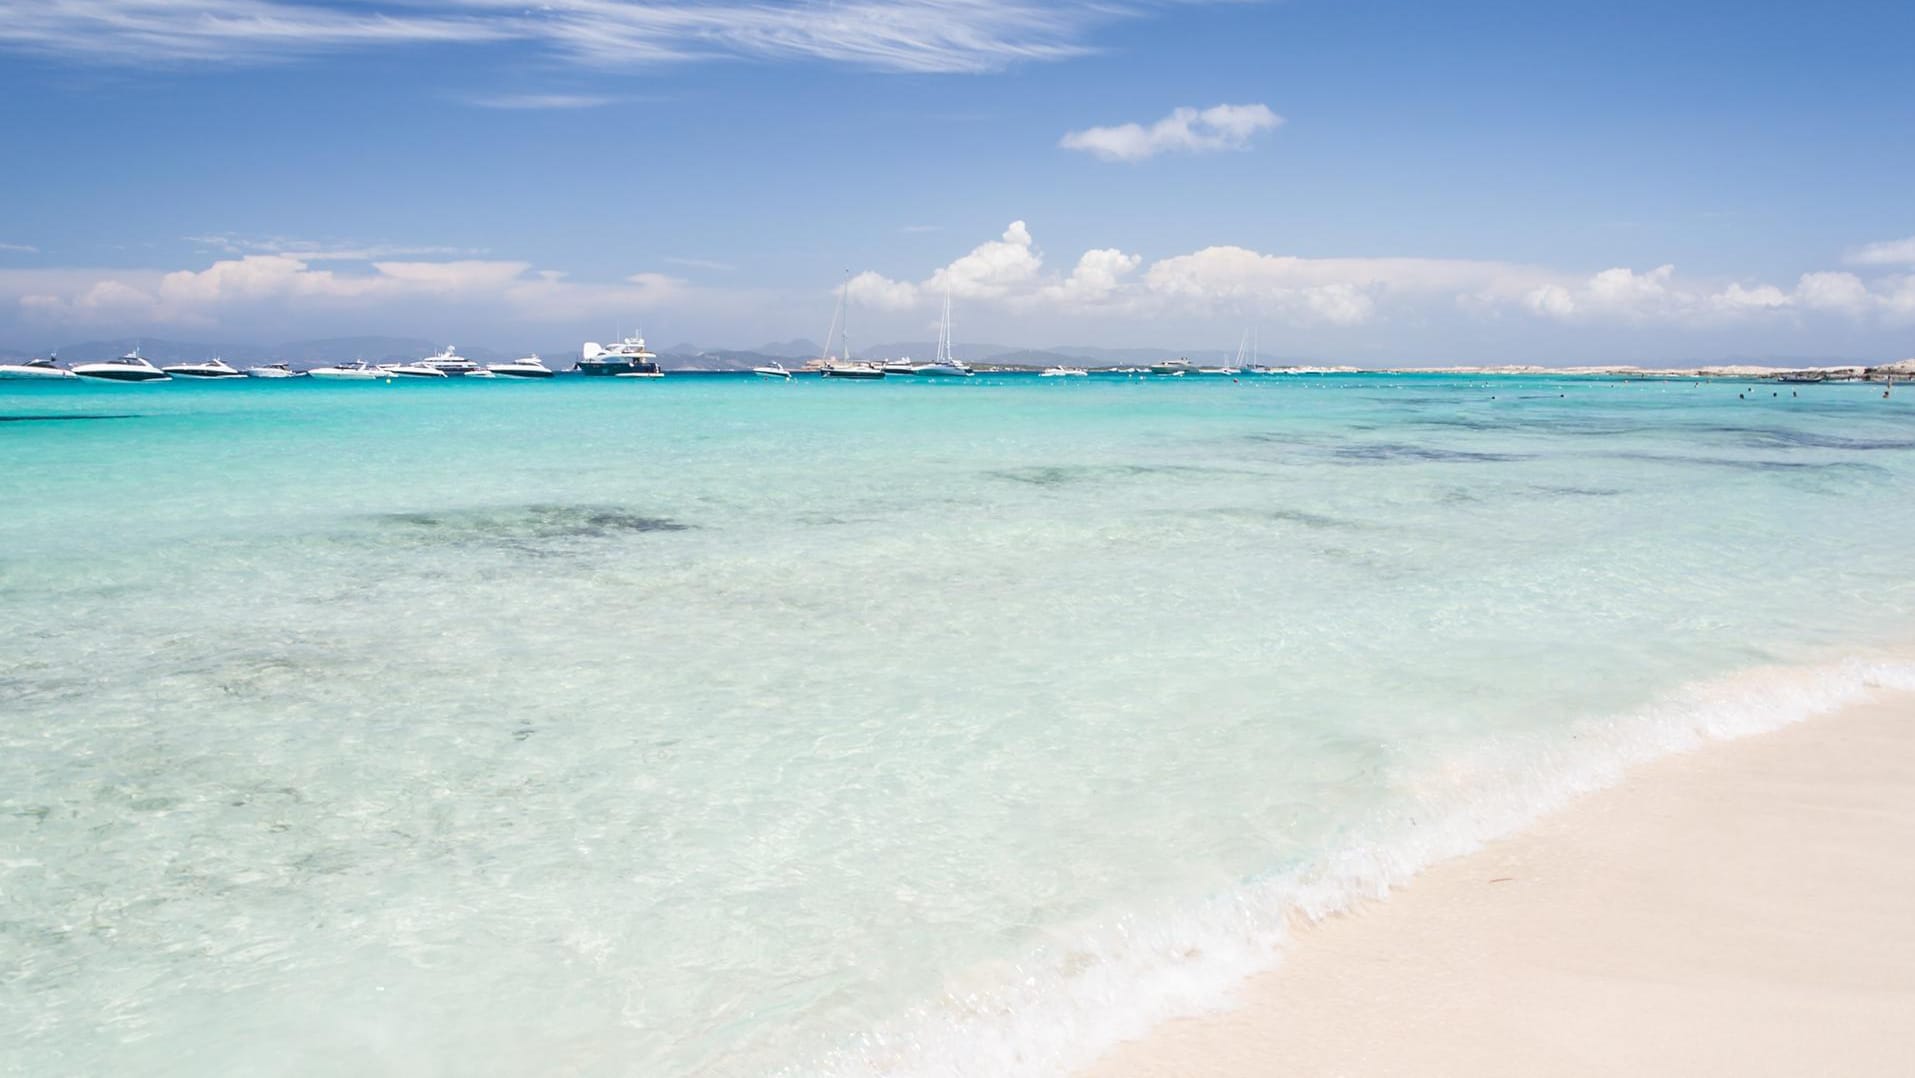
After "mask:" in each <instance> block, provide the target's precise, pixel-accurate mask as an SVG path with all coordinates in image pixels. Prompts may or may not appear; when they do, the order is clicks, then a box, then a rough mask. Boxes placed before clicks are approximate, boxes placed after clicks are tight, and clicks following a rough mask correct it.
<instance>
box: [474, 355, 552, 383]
mask: <svg viewBox="0 0 1915 1078" xmlns="http://www.w3.org/2000/svg"><path fill="white" fill-rule="evenodd" d="M485 369H486V370H488V371H491V372H492V373H493V374H496V375H498V376H499V377H501V378H550V377H552V376H553V375H554V374H557V373H558V372H557V371H554V370H553V369H552V368H550V367H548V366H546V365H545V364H544V363H542V362H540V360H539V357H538V353H536V352H534V353H533V354H532V355H529V356H521V357H520V358H518V359H515V360H513V361H512V362H510V363H488V364H486V368H485Z"/></svg>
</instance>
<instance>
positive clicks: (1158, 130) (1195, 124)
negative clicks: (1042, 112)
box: [1058, 105, 1283, 161]
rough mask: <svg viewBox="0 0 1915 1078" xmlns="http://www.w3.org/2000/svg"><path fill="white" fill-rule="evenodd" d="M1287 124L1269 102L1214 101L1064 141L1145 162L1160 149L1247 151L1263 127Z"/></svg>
mask: <svg viewBox="0 0 1915 1078" xmlns="http://www.w3.org/2000/svg"><path fill="white" fill-rule="evenodd" d="M1282 123H1283V117H1281V116H1279V115H1277V114H1276V113H1274V112H1272V111H1270V107H1269V106H1267V105H1213V106H1211V107H1210V108H1207V109H1194V108H1179V109H1173V110H1172V111H1171V113H1170V115H1168V116H1166V117H1164V118H1163V119H1161V120H1158V121H1157V122H1156V123H1153V124H1151V125H1150V126H1148V127H1145V126H1144V125H1143V124H1136V123H1128V124H1118V125H1117V126H1115V127H1088V128H1085V129H1084V130H1082V131H1072V132H1069V133H1068V134H1066V135H1065V136H1064V137H1063V138H1062V139H1060V140H1059V141H1058V145H1059V146H1062V147H1063V148H1065V149H1067V150H1082V151H1084V152H1085V153H1088V154H1091V155H1092V156H1094V157H1097V158H1098V159H1100V160H1104V161H1142V160H1144V159H1145V158H1149V157H1155V156H1157V155H1158V154H1160V153H1214V152H1216V151H1218V150H1241V149H1244V148H1246V147H1248V146H1249V145H1250V140H1251V138H1253V137H1254V136H1255V135H1256V134H1257V133H1258V132H1260V131H1268V130H1270V129H1272V128H1275V127H1277V126H1278V125H1280V124H1282Z"/></svg>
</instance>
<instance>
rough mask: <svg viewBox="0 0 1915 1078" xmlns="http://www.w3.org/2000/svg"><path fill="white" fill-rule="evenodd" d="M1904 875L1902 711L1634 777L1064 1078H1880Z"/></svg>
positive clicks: (1880, 712)
mask: <svg viewBox="0 0 1915 1078" xmlns="http://www.w3.org/2000/svg"><path fill="white" fill-rule="evenodd" d="M1910 851H1915V693H1909V692H1905V691H1904V692H1897V691H1888V690H1883V691H1878V692H1876V693H1873V694H1871V696H1870V698H1869V699H1867V700H1864V701H1860V702H1857V703H1854V704H1850V705H1848V706H1846V707H1843V708H1842V709H1840V710H1838V711H1836V712H1833V713H1830V714H1826V715H1821V716H1818V717H1813V718H1810V719H1808V720H1806V721H1801V722H1795V723H1791V724H1789V725H1787V726H1785V727H1782V728H1780V729H1776V730H1772V731H1769V732H1766V733H1761V734H1757V735H1754V736H1749V737H1743V738H1737V739H1734V740H1730V741H1723V742H1710V743H1708V744H1705V745H1703V746H1701V747H1699V748H1698V750H1696V751H1690V752H1684V753H1681V754H1678V755H1675V756H1669V757H1663V758H1660V759H1656V760H1653V761H1650V762H1647V763H1643V764H1641V765H1639V766H1636V767H1633V768H1631V769H1630V770H1629V772H1628V773H1627V775H1626V776H1625V777H1624V778H1623V779H1622V780H1621V781H1620V782H1619V783H1617V784H1616V785H1613V786H1610V787H1608V788H1606V789H1602V790H1598V791H1595V792H1592V793H1589V794H1586V795H1584V796H1582V797H1579V798H1577V799H1576V800H1575V801H1573V802H1571V803H1570V804H1568V805H1566V806H1564V807H1562V808H1560V809H1558V810H1556V811H1554V812H1551V813H1549V814H1547V815H1545V816H1543V817H1541V818H1540V819H1538V820H1537V821H1535V822H1534V823H1533V824H1531V825H1530V826H1528V827H1526V828H1525V829H1523V830H1522V831H1520V832H1518V833H1516V834H1514V835H1512V836H1509V837H1506V838H1503V839H1500V840H1497V841H1494V842H1491V843H1488V844H1486V845H1485V846H1484V847H1483V848H1481V849H1479V850H1477V851H1476V852H1474V853H1469V854H1465V855H1463V856H1461V857H1457V858H1452V859H1449V860H1446V861H1443V862H1440V863H1438V864H1435V865H1432V866H1431V867H1429V868H1428V869H1426V870H1425V871H1423V872H1422V873H1420V874H1419V875H1418V876H1417V877H1416V878H1415V879H1414V880H1413V881H1411V882H1409V883H1407V884H1406V885H1404V886H1403V887H1401V888H1400V889H1398V890H1396V891H1394V892H1393V893H1392V894H1391V895H1390V897H1389V898H1388V899H1386V900H1384V901H1380V902H1367V903H1364V904H1362V905H1360V906H1358V907H1356V908H1355V909H1353V910H1351V911H1349V912H1345V913H1341V914H1337V915H1334V916H1331V917H1329V918H1326V919H1325V920H1323V921H1321V922H1319V923H1316V924H1314V925H1310V926H1308V927H1303V928H1301V929H1300V930H1299V931H1297V932H1296V933H1295V935H1294V936H1293V937H1292V939H1291V941H1290V943H1289V944H1288V945H1287V946H1286V947H1285V949H1284V952H1285V953H1284V956H1283V958H1282V962H1281V964H1280V965H1279V966H1278V967H1277V968H1276V969H1274V970H1272V971H1270V972H1266V973H1262V974H1259V975H1257V976H1254V977H1252V978H1251V979H1250V980H1249V981H1248V982H1247V983H1245V984H1244V985H1242V986H1241V987H1240V988H1239V990H1238V991H1237V992H1236V993H1234V1001H1235V1009H1232V1010H1228V1011H1224V1012H1220V1013H1214V1014H1209V1015H1204V1016H1199V1017H1194V1018H1182V1019H1174V1020H1172V1021H1170V1022H1167V1023H1164V1024H1161V1025H1159V1026H1158V1027H1156V1028H1155V1029H1154V1030H1152V1031H1151V1032H1149V1033H1148V1034H1146V1035H1144V1036H1143V1037H1141V1038H1139V1039H1135V1040H1131V1041H1128V1042H1126V1043H1124V1044H1121V1045H1119V1046H1117V1047H1115V1048H1113V1049H1111V1050H1110V1051H1108V1052H1107V1053H1105V1054H1104V1055H1103V1057H1102V1058H1101V1059H1100V1060H1099V1061H1098V1062H1097V1063H1096V1064H1094V1065H1093V1066H1092V1067H1090V1068H1089V1069H1087V1070H1085V1071H1082V1072H1080V1073H1082V1074H1085V1075H1087V1076H1092V1078H1149V1076H1167V1075H1186V1074H1204V1075H1221V1076H1232V1075H1242V1076H1250V1075H1267V1074H1272V1073H1284V1072H1294V1073H1297V1074H1347V1075H1370V1074H1375V1075H1384V1074H1392V1075H1393V1074H1458V1075H1461V1074H1469V1075H1497V1074H1508V1075H1512V1076H1514V1075H1532V1074H1619V1073H1681V1074H1708V1073H1722V1074H1752V1073H1757V1074H1760V1073H1773V1074H1801V1073H1839V1074H1845V1075H1855V1074H1892V1073H1901V1072H1902V1070H1903V1068H1904V1067H1905V1065H1906V1054H1907V1052H1908V1050H1909V1049H1910V1047H1911V1045H1915V1034H1911V1033H1910V1032H1909V1031H1910V1030H1915V929H1910V928H1909V927H1908V926H1907V924H1906V916H1905V908H1906V903H1905V899H1904V898H1903V896H1906V895H1907V894H1909V893H1910V892H1911V891H1915V853H1912V852H1910ZM1885 855H1886V856H1885Z"/></svg>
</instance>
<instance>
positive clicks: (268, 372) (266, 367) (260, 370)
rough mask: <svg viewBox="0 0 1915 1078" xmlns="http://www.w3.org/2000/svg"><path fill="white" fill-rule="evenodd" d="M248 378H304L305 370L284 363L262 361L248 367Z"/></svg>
mask: <svg viewBox="0 0 1915 1078" xmlns="http://www.w3.org/2000/svg"><path fill="white" fill-rule="evenodd" d="M246 377H248V378H304V377H306V372H305V371H296V370H293V369H292V368H291V367H290V366H287V365H286V364H284V363H261V364H260V365H259V366H257V367H248V368H246Z"/></svg>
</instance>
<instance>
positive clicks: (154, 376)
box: [73, 367, 173, 382]
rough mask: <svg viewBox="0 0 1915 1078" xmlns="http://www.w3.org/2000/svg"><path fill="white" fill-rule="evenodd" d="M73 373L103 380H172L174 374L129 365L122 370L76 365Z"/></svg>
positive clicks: (82, 376)
mask: <svg viewBox="0 0 1915 1078" xmlns="http://www.w3.org/2000/svg"><path fill="white" fill-rule="evenodd" d="M73 373H74V374H75V375H77V376H79V377H81V378H93V379H96V380H98V381H101V382H170V381H172V380H173V376H172V375H170V374H168V373H166V372H165V371H157V370H141V369H139V368H138V367H129V368H125V369H122V370H88V369H86V368H84V367H75V368H74V369H73Z"/></svg>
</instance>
